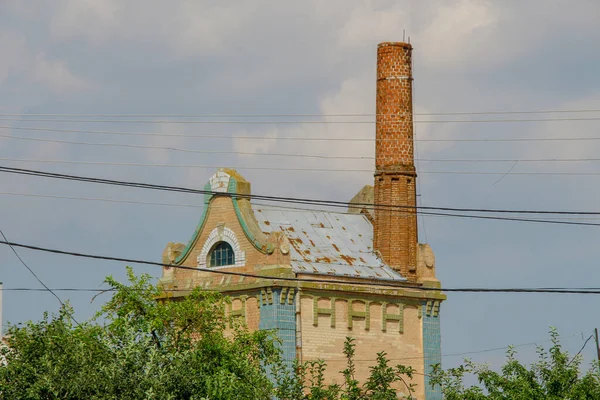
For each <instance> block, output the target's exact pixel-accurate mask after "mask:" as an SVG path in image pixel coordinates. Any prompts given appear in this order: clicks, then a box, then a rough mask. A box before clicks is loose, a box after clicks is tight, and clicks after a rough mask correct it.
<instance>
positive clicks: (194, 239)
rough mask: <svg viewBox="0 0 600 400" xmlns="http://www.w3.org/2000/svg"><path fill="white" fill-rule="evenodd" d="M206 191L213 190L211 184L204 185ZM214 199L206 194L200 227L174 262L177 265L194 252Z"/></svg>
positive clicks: (197, 227) (198, 226)
mask: <svg viewBox="0 0 600 400" xmlns="http://www.w3.org/2000/svg"><path fill="white" fill-rule="evenodd" d="M204 190H206V191H208V192H210V191H211V190H212V188H211V186H210V182H207V183H206V185H204ZM212 198H213V195H212V194H208V193H206V194H204V208H203V209H202V215H201V216H200V222H198V225H197V226H196V230H195V231H194V234H193V235H192V238H191V239H190V241H189V242H188V244H187V245H186V246H185V249H183V251H182V252H181V254H180V255H179V257H177V259H176V260H175V262H174V264H175V265H181V263H182V262H183V261H184V260H185V259H186V258H187V256H188V255H189V253H190V251H191V250H192V248H193V247H194V245H195V244H196V242H197V241H198V237H199V236H200V232H202V228H204V224H205V223H206V217H207V216H208V205H209V203H210V200H211V199H212Z"/></svg>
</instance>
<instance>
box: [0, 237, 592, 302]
mask: <svg viewBox="0 0 600 400" xmlns="http://www.w3.org/2000/svg"><path fill="white" fill-rule="evenodd" d="M0 244H4V245H8V246H14V247H21V248H25V249H29V250H35V251H42V252H47V253H53V254H60V255H68V256H74V257H81V258H89V259H97V260H105V261H119V262H125V263H132V264H143V265H153V266H159V267H169V268H175V269H182V270H189V271H196V272H207V273H211V274H218V275H229V276H240V277H242V276H243V277H246V278H254V279H259V280H273V281H286V282H298V283H300V282H307V283H327V284H332V283H339V284H347V285H353V286H371V287H386V288H396V289H412V290H420V291H430V292H440V291H442V292H463V293H548V294H550V293H552V294H597V295H600V288H587V289H583V288H473V287H472V288H432V287H424V286H414V285H407V284H403V283H393V282H389V283H373V282H365V281H353V282H348V281H339V280H335V279H333V280H329V279H315V278H296V277H282V276H268V275H256V274H251V273H244V272H235V271H225V270H214V269H209V268H199V267H186V266H183V265H173V264H164V263H159V262H154V261H145V260H138V259H132V258H124V257H112V256H103V255H96V254H88V253H79V252H72V251H66V250H59V249H51V248H47V247H41V246H33V245H28V244H23V243H16V242H9V241H0Z"/></svg>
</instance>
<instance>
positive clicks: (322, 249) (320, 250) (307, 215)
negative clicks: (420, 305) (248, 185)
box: [254, 208, 405, 281]
mask: <svg viewBox="0 0 600 400" xmlns="http://www.w3.org/2000/svg"><path fill="white" fill-rule="evenodd" d="M254 210H255V212H254V215H255V216H256V219H257V221H258V223H259V225H260V228H261V229H262V230H263V231H264V232H265V233H269V232H277V231H281V232H284V233H285V235H286V236H287V238H288V240H289V241H290V244H291V251H290V256H291V260H292V261H291V264H292V269H293V270H294V272H296V273H307V274H319V275H334V276H346V277H356V278H365V279H381V280H392V281H403V280H405V279H404V278H403V277H401V276H400V274H399V273H398V272H396V271H394V270H393V269H391V268H390V267H388V266H386V265H384V264H383V262H382V261H381V260H380V259H379V258H378V257H377V256H376V255H375V254H374V253H373V226H372V225H371V223H370V222H369V221H368V220H367V218H366V217H365V216H363V215H360V214H340V213H329V212H322V211H314V212H313V211H305V210H303V211H300V210H273V209H261V208H254Z"/></svg>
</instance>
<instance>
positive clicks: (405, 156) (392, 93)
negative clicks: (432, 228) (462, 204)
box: [373, 42, 418, 282]
mask: <svg viewBox="0 0 600 400" xmlns="http://www.w3.org/2000/svg"><path fill="white" fill-rule="evenodd" d="M411 56H412V46H411V45H410V44H409V43H400V42H385V43H380V44H379V45H378V46H377V117H376V128H375V130H376V133H375V139H376V141H375V189H374V195H375V199H374V200H375V203H376V204H378V205H390V206H392V207H386V208H383V209H382V208H381V207H377V209H376V210H375V219H374V225H373V238H374V249H375V250H376V251H378V252H379V254H380V255H381V257H382V258H383V261H384V262H385V263H386V264H387V265H389V266H390V267H392V268H394V269H395V270H397V271H398V272H400V274H401V275H402V276H403V277H405V278H407V279H408V280H409V281H410V282H415V281H416V280H417V246H418V244H417V241H418V238H417V213H416V208H415V207H416V205H417V201H416V199H417V193H416V178H417V174H416V170H415V164H414V155H413V105H412V80H413V79H412V59H411Z"/></svg>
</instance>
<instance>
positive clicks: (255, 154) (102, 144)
mask: <svg viewBox="0 0 600 400" xmlns="http://www.w3.org/2000/svg"><path fill="white" fill-rule="evenodd" d="M0 137H3V138H5V139H14V140H29V141H34V142H48V143H64V144H76V145H83V146H101V147H126V148H137V149H152V150H168V151H177V152H184V153H197V154H239V155H249V156H280V157H301V158H324V159H345V160H359V159H374V157H360V156H356V157H355V156H333V155H316V154H293V153H255V152H244V151H232V150H194V149H186V148H179V147H171V146H169V147H166V146H149V145H139V144H122V143H90V142H77V141H72V140H61V139H43V138H32V137H23V136H11V135H0Z"/></svg>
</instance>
